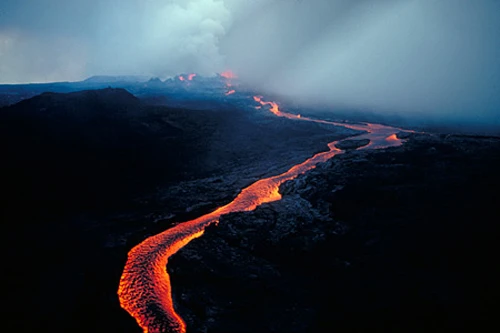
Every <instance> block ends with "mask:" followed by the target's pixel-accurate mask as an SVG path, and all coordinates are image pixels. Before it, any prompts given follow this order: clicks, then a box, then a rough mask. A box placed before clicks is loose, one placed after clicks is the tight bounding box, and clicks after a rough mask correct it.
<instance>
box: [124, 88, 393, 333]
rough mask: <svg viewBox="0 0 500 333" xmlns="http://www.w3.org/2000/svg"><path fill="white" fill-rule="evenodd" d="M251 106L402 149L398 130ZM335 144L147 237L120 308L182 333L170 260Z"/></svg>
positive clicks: (152, 331)
mask: <svg viewBox="0 0 500 333" xmlns="http://www.w3.org/2000/svg"><path fill="white" fill-rule="evenodd" d="M254 100H255V101H256V102H258V103H259V104H260V105H259V106H258V107H261V108H263V107H264V106H268V107H269V108H270V111H271V112H272V113H273V114H275V115H277V116H279V117H285V118H289V119H297V120H300V121H310V122H316V123H321V124H330V125H335V126H344V127H348V128H352V129H356V130H362V131H365V133H364V134H361V135H359V136H358V138H359V139H365V138H367V139H369V140H370V144H369V145H367V146H364V147H362V148H360V149H367V147H370V148H371V149H376V148H386V147H391V146H398V145H401V144H402V141H401V140H399V139H398V138H397V137H396V135H395V133H396V132H398V131H401V129H397V128H393V127H390V126H384V125H378V124H344V123H337V122H331V121H326V120H317V119H311V118H308V117H301V116H300V115H294V114H291V113H286V112H282V111H280V110H279V107H278V105H277V104H276V103H275V102H266V101H263V100H262V97H261V96H255V97H254ZM337 142H338V141H334V142H331V143H329V144H328V148H329V150H328V151H325V152H322V153H318V154H316V155H314V156H312V157H311V158H309V159H307V160H306V161H304V162H302V163H300V164H297V165H295V166H293V167H291V168H290V169H289V170H288V171H287V172H284V173H282V174H279V175H276V176H272V177H269V178H264V179H261V180H258V181H256V182H255V183H253V184H251V185H250V186H248V187H246V188H244V189H243V190H242V191H241V192H240V193H239V194H238V196H237V197H236V198H235V199H234V200H233V201H231V202H230V203H229V204H227V205H225V206H222V207H219V208H217V209H216V210H215V211H213V212H211V213H209V214H206V215H203V216H201V217H199V218H197V219H194V220H191V221H187V222H184V223H182V224H178V225H176V226H175V227H173V228H171V229H168V230H166V231H164V232H162V233H160V234H157V235H155V236H151V237H149V238H147V239H146V240H144V241H143V242H142V243H140V244H138V245H137V246H135V247H134V248H133V249H132V250H130V252H129V253H128V260H127V263H126V264H125V268H124V270H123V274H122V276H121V279H120V286H119V289H118V296H119V300H120V305H121V307H122V308H124V309H125V310H127V311H128V312H129V313H130V314H131V315H132V316H133V317H134V318H135V319H136V320H137V323H138V324H139V326H140V327H141V328H142V329H143V331H144V332H145V333H160V332H176V333H177V332H186V325H185V323H184V321H183V320H182V318H181V317H180V316H179V315H178V314H177V313H176V312H175V309H174V305H173V302H172V294H171V285H170V277H169V275H168V273H167V270H166V266H167V263H168V259H169V258H170V256H172V255H173V254H174V253H176V252H177V251H178V250H179V249H181V248H182V247H183V246H185V245H186V244H188V243H189V242H190V241H191V240H193V239H194V238H197V237H200V236H201V235H202V234H203V232H204V229H205V227H207V226H208V225H210V224H212V223H217V222H218V221H219V218H220V217H221V216H222V215H224V214H228V213H230V212H243V211H251V210H254V209H255V208H257V207H258V206H260V205H262V204H264V203H268V202H273V201H277V200H280V199H281V194H280V193H279V186H280V185H281V184H283V183H284V182H286V181H289V180H292V179H294V178H296V177H297V176H298V175H300V174H303V173H305V172H307V171H309V170H311V169H313V168H315V167H316V164H318V163H321V162H325V161H327V160H329V159H331V158H332V157H334V156H335V155H337V154H341V153H343V151H342V150H340V149H338V148H336V147H335V144H336V143H337Z"/></svg>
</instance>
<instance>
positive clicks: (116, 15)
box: [94, 0, 232, 77]
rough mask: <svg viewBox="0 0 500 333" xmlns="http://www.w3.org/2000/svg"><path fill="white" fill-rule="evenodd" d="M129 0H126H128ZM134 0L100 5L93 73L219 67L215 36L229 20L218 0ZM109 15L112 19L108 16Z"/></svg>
mask: <svg viewBox="0 0 500 333" xmlns="http://www.w3.org/2000/svg"><path fill="white" fill-rule="evenodd" d="M128 1H131V0H128ZM135 1H137V0H133V3H131V5H130V6H128V7H125V8H124V7H122V6H121V7H120V8H116V10H115V9H113V8H101V13H100V17H101V20H100V24H99V25H100V26H102V27H104V31H102V30H101V31H98V34H102V35H101V39H102V42H101V45H100V48H99V53H98V54H97V55H96V57H97V59H96V60H95V64H96V68H95V69H94V71H96V72H97V73H96V74H101V73H102V72H107V73H108V74H110V72H111V74H145V75H152V76H160V77H162V76H163V77H165V76H170V75H175V74H178V73H182V72H196V73H199V74H202V75H212V74H214V73H216V72H219V71H221V70H223V69H224V63H225V58H224V56H223V55H222V54H221V52H220V50H219V41H220V40H221V39H222V38H223V37H224V35H225V34H226V32H227V30H228V29H229V27H230V26H231V22H232V19H231V13H230V11H229V10H228V9H227V8H226V5H225V3H224V1H222V0H149V1H140V2H137V3H135ZM110 18H111V19H110Z"/></svg>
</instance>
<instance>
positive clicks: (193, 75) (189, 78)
mask: <svg viewBox="0 0 500 333" xmlns="http://www.w3.org/2000/svg"><path fill="white" fill-rule="evenodd" d="M195 76H196V74H189V75H188V81H193V79H194V77H195Z"/></svg>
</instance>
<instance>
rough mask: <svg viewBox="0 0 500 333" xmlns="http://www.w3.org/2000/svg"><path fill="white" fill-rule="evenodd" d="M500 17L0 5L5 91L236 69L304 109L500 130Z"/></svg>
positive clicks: (218, 0) (377, 8)
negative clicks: (38, 84) (103, 77)
mask: <svg viewBox="0 0 500 333" xmlns="http://www.w3.org/2000/svg"><path fill="white" fill-rule="evenodd" d="M26 2H28V3H26ZM499 17H500V2H499V1H496V0H476V1H469V0H439V1H438V0H379V1H370V0H307V1H306V0H253V1H250V0H149V1H146V0H122V1H114V0H77V1H72V2H71V4H68V2H67V1H63V0H45V1H38V0H28V1H24V2H23V4H22V5H21V4H19V1H15V0H4V1H3V4H2V7H0V82H27V81H51V80H61V79H66V80H77V79H82V78H84V77H85V76H90V75H99V74H110V75H114V74H120V75H121V74H123V75H130V74H140V75H150V76H159V77H166V76H170V75H174V74H177V73H180V72H197V73H199V74H205V75H210V74H214V73H216V72H220V71H222V70H224V69H228V68H230V69H232V70H233V71H234V72H236V73H237V74H238V76H239V77H240V78H241V80H243V81H244V82H246V83H247V84H249V85H250V86H255V87H258V88H259V90H260V91H262V93H266V92H267V93H274V94H278V95H283V96H292V97H293V98H294V99H295V100H298V101H299V102H302V103H304V104H308V105H310V103H311V102H314V103H316V104H323V105H329V106H332V109H335V108H337V109H338V108H344V107H345V108H357V109H364V110H373V111H376V112H383V113H386V114H398V115H402V116H411V117H422V118H428V119H435V120H436V121H439V120H446V121H450V120H454V121H459V122H477V123H489V124H494V125H497V126H499V127H500V116H499V109H500V84H499V83H500V38H499V37H498V36H499V35H500V20H499Z"/></svg>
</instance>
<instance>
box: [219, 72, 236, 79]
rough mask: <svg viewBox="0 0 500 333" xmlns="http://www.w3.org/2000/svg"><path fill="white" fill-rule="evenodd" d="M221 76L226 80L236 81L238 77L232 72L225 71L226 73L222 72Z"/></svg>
mask: <svg viewBox="0 0 500 333" xmlns="http://www.w3.org/2000/svg"><path fill="white" fill-rule="evenodd" d="M220 76H222V77H223V78H226V79H236V78H237V77H236V75H235V74H234V73H233V72H231V71H225V72H222V73H220Z"/></svg>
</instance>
